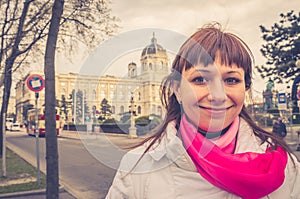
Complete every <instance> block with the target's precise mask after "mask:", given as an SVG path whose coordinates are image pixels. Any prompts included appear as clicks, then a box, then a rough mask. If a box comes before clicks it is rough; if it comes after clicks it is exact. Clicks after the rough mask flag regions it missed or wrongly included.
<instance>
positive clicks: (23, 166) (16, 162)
mask: <svg viewBox="0 0 300 199" xmlns="http://www.w3.org/2000/svg"><path fill="white" fill-rule="evenodd" d="M0 163H1V164H0V168H1V177H0V194H3V193H12V192H19V191H29V190H36V189H44V188H46V176H45V175H44V174H43V173H42V172H40V177H41V183H40V185H38V183H37V170H36V168H35V167H33V166H32V165H31V164H29V163H28V162H26V161H25V160H24V159H22V158H21V157H19V156H18V155H17V154H15V153H14V152H13V151H11V150H9V149H7V150H6V177H3V176H2V159H0Z"/></svg>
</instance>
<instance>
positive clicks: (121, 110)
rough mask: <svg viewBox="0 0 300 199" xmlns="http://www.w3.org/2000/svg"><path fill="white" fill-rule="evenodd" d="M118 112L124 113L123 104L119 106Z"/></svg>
mask: <svg viewBox="0 0 300 199" xmlns="http://www.w3.org/2000/svg"><path fill="white" fill-rule="evenodd" d="M120 113H124V106H123V105H122V106H120Z"/></svg>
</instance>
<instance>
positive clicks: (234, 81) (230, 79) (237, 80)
mask: <svg viewBox="0 0 300 199" xmlns="http://www.w3.org/2000/svg"><path fill="white" fill-rule="evenodd" d="M240 81H241V80H239V79H237V78H227V79H226V80H225V82H226V83H228V84H237V83H239V82H240Z"/></svg>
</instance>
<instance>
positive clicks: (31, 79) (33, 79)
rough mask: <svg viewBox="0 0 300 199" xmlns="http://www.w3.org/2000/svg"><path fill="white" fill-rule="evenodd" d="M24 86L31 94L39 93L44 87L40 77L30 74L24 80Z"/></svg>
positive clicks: (42, 79) (43, 81)
mask: <svg viewBox="0 0 300 199" xmlns="http://www.w3.org/2000/svg"><path fill="white" fill-rule="evenodd" d="M26 85H27V87H28V88H29V90H31V91H33V92H40V91H41V90H43V88H44V87H45V80H44V78H43V77H42V76H41V75H38V74H32V75H29V76H28V77H27V79H26Z"/></svg>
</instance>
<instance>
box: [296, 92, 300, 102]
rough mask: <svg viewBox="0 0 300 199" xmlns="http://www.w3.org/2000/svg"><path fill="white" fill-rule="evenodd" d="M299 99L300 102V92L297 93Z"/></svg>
mask: <svg viewBox="0 0 300 199" xmlns="http://www.w3.org/2000/svg"><path fill="white" fill-rule="evenodd" d="M296 96H297V99H298V100H300V90H298V91H297V95H296Z"/></svg>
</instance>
